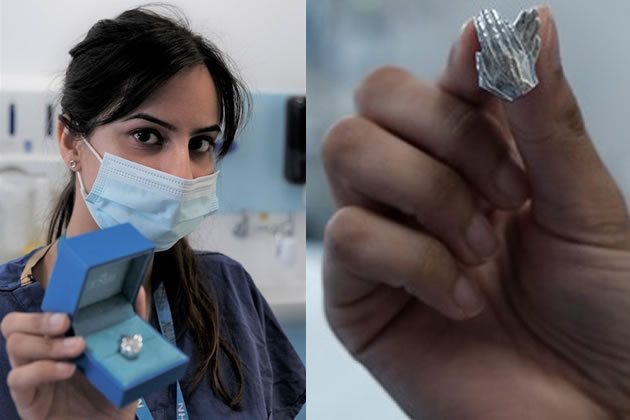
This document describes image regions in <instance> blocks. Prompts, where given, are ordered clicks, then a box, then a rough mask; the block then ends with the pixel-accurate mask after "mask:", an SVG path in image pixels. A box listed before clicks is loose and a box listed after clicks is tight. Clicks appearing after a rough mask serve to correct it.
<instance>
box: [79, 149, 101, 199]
mask: <svg viewBox="0 0 630 420" xmlns="http://www.w3.org/2000/svg"><path fill="white" fill-rule="evenodd" d="M81 140H82V141H83V143H85V145H86V146H87V147H88V149H90V151H91V152H92V153H93V154H94V156H96V158H97V159H98V161H99V162H100V163H103V159H102V158H101V157H100V156H99V154H98V152H97V151H96V150H95V149H94V147H93V146H92V145H91V144H90V142H89V141H87V140H86V139H85V137H81ZM77 177H78V178H79V185H80V186H81V195H82V196H83V199H85V197H87V195H88V194H87V192H86V191H85V186H84V185H83V177H82V176H81V172H79V171H77Z"/></svg>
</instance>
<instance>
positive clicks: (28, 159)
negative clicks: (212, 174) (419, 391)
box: [0, 0, 306, 418]
mask: <svg viewBox="0 0 630 420" xmlns="http://www.w3.org/2000/svg"><path fill="white" fill-rule="evenodd" d="M146 3H148V1H129V0H109V1H97V2H85V1H80V0H57V1H54V2H48V1H43V0H41V1H38V0H23V1H13V0H0V263H3V262H6V261H8V260H10V259H13V258H15V257H18V256H20V255H23V254H24V253H25V252H28V251H29V250H30V249H33V248H34V247H37V246H39V245H43V241H44V226H43V225H42V223H43V221H44V220H45V217H46V216H47V215H48V212H49V210H50V201H51V199H52V198H53V197H55V196H56V194H57V193H58V192H59V191H60V188H61V186H62V185H64V184H65V182H66V179H67V176H68V171H67V169H66V168H65V166H64V165H63V163H62V161H61V158H60V156H59V152H58V147H57V139H56V125H57V115H58V113H59V109H58V107H57V106H56V100H57V94H58V90H59V87H60V86H61V82H62V80H63V72H64V70H65V68H66V66H67V64H68V62H69V59H70V56H69V55H68V51H69V50H70V48H71V47H72V46H73V45H74V44H76V43H77V42H78V41H80V40H81V39H82V38H83V37H84V36H85V34H86V33H87V31H88V29H89V28H90V27H91V26H92V25H93V24H94V23H96V22H97V21H98V20H99V19H104V18H113V17H115V16H116V15H118V14H119V13H121V12H123V11H124V10H127V9H130V8H132V7H136V6H139V5H142V4H146ZM169 4H173V5H175V6H178V7H179V8H180V9H181V11H182V12H183V13H184V14H185V15H186V17H187V18H188V20H189V21H190V23H191V27H192V29H193V30H195V31H197V32H201V33H202V34H204V35H205V36H207V37H208V38H209V39H211V40H212V41H213V42H215V43H216V44H217V45H218V46H219V48H221V49H223V50H224V51H226V52H227V54H228V55H229V56H230V57H231V58H232V59H233V61H234V62H235V63H236V66H237V67H238V70H239V71H240V73H241V75H242V77H243V78H244V79H245V81H246V83H247V85H248V86H249V88H250V89H251V91H252V92H253V96H254V109H253V113H252V118H251V120H250V121H249V124H248V126H247V128H246V130H245V131H244V132H243V133H242V134H241V136H240V137H239V138H238V139H237V141H236V144H235V147H234V148H233V149H232V150H231V151H230V153H229V154H228V155H227V156H226V158H225V159H224V161H223V162H222V164H221V166H220V169H221V176H220V177H219V184H218V187H217V188H218V194H219V201H220V210H219V212H218V213H216V214H215V215H213V217H210V218H208V219H206V220H205V221H204V223H203V224H202V226H201V227H200V228H199V229H197V231H195V232H194V233H193V234H192V235H191V238H190V239H191V241H192V244H193V246H194V247H195V248H196V249H204V250H212V251H219V252H223V253H225V254H227V255H229V256H230V257H232V258H234V259H236V260H237V261H239V262H241V263H242V264H243V265H244V266H245V268H246V269H247V270H248V271H249V273H250V274H251V276H252V278H253V279H254V281H255V282H256V283H257V285H258V287H259V288H260V289H261V291H262V293H263V294H264V296H265V297H266V299H267V300H268V301H269V303H270V304H271V306H272V308H273V310H274V312H275V313H276V315H277V317H278V318H279V320H280V322H281V323H282V325H283V327H284V329H285V331H286V332H287V334H288V335H289V337H290V339H291V341H292V343H293V345H294V346H295V348H296V350H297V351H298V353H300V356H301V357H302V359H303V360H304V361H305V358H306V354H305V346H306V344H305V340H306V332H305V253H306V246H305V230H306V213H305V185H304V177H305V171H304V159H305V150H304V142H305V107H306V98H305V94H306V76H305V73H306V70H305V69H306V59H305V43H306V40H305V29H304V28H305V9H306V2H305V0H274V1H265V2H258V1H246V0H237V1H229V2H228V1H221V2H199V1H195V0H173V1H170V2H169ZM298 418H305V409H303V410H302V412H301V413H300V415H299V417H298Z"/></svg>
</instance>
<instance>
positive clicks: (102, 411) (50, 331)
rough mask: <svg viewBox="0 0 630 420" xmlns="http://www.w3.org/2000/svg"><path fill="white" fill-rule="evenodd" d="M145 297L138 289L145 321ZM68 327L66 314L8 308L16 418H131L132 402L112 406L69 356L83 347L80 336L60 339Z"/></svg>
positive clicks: (10, 380)
mask: <svg viewBox="0 0 630 420" xmlns="http://www.w3.org/2000/svg"><path fill="white" fill-rule="evenodd" d="M146 302H147V297H146V292H145V290H144V287H142V288H140V292H139V293H138V298H137V300H136V305H135V310H136V312H137V313H138V314H140V315H141V316H142V317H143V318H144V319H145V320H148V308H147V304H146ZM68 328H70V319H69V318H68V316H67V315H65V314H53V313H20V312H12V313H9V314H7V315H6V316H5V317H4V319H3V320H2V324H1V329H2V334H3V335H4V338H5V340H6V343H7V353H8V355H9V361H10V363H11V368H12V369H11V371H10V372H9V375H8V377H7V383H8V385H9V390H10V391H11V397H12V398H13V401H14V402H15V406H16V408H17V411H18V413H19V414H20V417H21V418H22V419H24V420H40V419H51V420H52V419H63V420H73V419H81V420H84V419H88V418H89V419H116V420H118V419H133V418H135V412H136V408H137V402H136V401H134V402H133V403H130V404H129V405H127V406H126V407H124V408H122V409H118V408H117V407H115V406H114V405H112V404H111V403H110V402H109V400H108V399H107V398H105V397H104V396H103V395H102V394H101V393H100V392H99V391H98V390H97V389H96V388H94V387H93V386H92V384H90V383H89V382H88V381H87V379H86V378H85V376H83V374H82V373H81V372H77V370H76V365H75V364H73V363H71V362H69V360H68V359H72V358H74V357H78V356H79V355H80V354H81V353H82V352H83V350H84V349H85V341H84V340H83V338H82V337H72V338H64V337H63V335H64V333H65V332H66V331H67V330H68Z"/></svg>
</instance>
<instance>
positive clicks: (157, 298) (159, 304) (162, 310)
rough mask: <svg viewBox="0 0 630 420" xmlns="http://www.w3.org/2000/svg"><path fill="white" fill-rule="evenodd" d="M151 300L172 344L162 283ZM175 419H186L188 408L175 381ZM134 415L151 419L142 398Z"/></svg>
mask: <svg viewBox="0 0 630 420" xmlns="http://www.w3.org/2000/svg"><path fill="white" fill-rule="evenodd" d="M153 301H154V302H155V307H156V308H157V316H158V320H159V323H160V330H161V331H162V335H163V336H164V337H166V339H167V340H168V341H169V342H170V343H171V344H172V345H176V343H175V328H174V327H173V316H172V315H171V308H170V305H169V304H168V298H167V297H166V290H165V289H164V284H162V283H160V285H159V286H158V287H157V289H155V292H153ZM175 413H176V417H175V418H176V419H177V420H188V410H187V409H186V404H185V403H184V395H183V394H182V388H181V387H180V386H179V381H177V406H176V407H175ZM136 417H138V419H140V420H153V416H152V415H151V412H150V411H149V409H148V407H147V402H146V401H145V400H144V398H141V399H140V400H139V401H138V409H137V410H136Z"/></svg>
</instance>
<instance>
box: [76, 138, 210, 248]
mask: <svg viewBox="0 0 630 420" xmlns="http://www.w3.org/2000/svg"><path fill="white" fill-rule="evenodd" d="M82 140H83V142H84V143H85V144H86V145H87V147H88V148H89V149H90V150H91V151H92V153H93V154H94V155H95V156H96V157H97V158H98V160H99V161H100V162H101V167H100V168H99V170H98V174H97V176H96V180H95V181H94V185H92V189H91V190H90V192H89V194H88V193H86V191H85V187H84V185H83V179H82V177H81V173H79V172H77V176H78V177H79V184H80V185H81V196H82V197H83V199H84V200H85V204H86V205H87V208H88V210H89V211H90V213H91V214H92V217H93V218H94V221H95V222H96V224H97V225H98V226H99V227H100V228H101V229H105V228H108V227H111V226H114V225H118V224H121V223H127V222H129V223H131V224H132V225H133V226H134V227H135V228H136V229H138V231H140V233H142V234H143V235H144V236H146V237H147V238H148V239H149V240H150V241H151V242H153V244H154V245H155V249H156V251H165V250H167V249H169V248H171V247H172V246H173V245H175V243H176V242H177V241H178V240H180V239H181V238H183V237H184V236H186V235H188V234H189V233H191V232H192V231H193V230H195V228H197V226H199V224H200V223H201V221H202V220H203V219H204V218H205V217H207V216H209V215H211V214H212V213H214V212H215V211H217V210H218V208H219V201H218V199H217V194H216V181H217V175H218V174H219V171H218V170H217V171H215V172H214V173H213V174H210V175H207V176H202V177H199V178H195V179H193V180H189V179H184V178H179V177H176V176H174V175H170V174H167V173H165V172H162V171H158V170H156V169H153V168H149V167H146V166H144V165H140V164H139V163H136V162H132V161H129V160H126V159H123V158H121V157H118V156H115V155H112V154H110V153H105V156H104V157H103V158H102V159H101V157H100V156H99V154H98V153H97V152H96V150H94V147H92V145H91V144H90V143H89V142H88V141H87V140H86V139H85V138H83V139H82Z"/></svg>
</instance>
